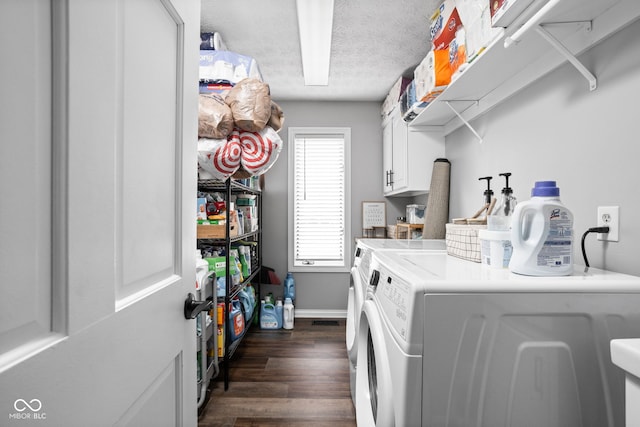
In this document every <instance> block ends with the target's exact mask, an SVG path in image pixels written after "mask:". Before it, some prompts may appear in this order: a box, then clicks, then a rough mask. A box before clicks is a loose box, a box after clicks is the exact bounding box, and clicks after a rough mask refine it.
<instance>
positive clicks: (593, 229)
mask: <svg viewBox="0 0 640 427" xmlns="http://www.w3.org/2000/svg"><path fill="white" fill-rule="evenodd" d="M608 232H609V227H591V228H590V229H588V230H587V231H585V232H584V234H583V235H582V243H581V245H582V258H584V265H585V266H586V267H587V268H588V267H589V261H588V260H587V252H586V251H585V250H584V239H585V237H587V234H589V233H608Z"/></svg>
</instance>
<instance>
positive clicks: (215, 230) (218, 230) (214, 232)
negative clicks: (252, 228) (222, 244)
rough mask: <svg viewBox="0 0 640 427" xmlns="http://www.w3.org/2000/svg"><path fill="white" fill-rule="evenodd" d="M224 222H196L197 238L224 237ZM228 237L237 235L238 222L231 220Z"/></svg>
mask: <svg viewBox="0 0 640 427" xmlns="http://www.w3.org/2000/svg"><path fill="white" fill-rule="evenodd" d="M226 226H227V225H226V224H198V226H197V230H196V231H197V238H198V239H224V238H226V236H225V234H226V231H227V230H226V228H225V227H226ZM229 232H230V234H231V235H230V236H229V237H236V236H237V235H238V223H237V222H236V221H233V220H232V221H231V224H229Z"/></svg>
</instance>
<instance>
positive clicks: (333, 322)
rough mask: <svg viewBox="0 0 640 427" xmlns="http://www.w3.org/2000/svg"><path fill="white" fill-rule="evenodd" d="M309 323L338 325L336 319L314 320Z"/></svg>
mask: <svg viewBox="0 0 640 427" xmlns="http://www.w3.org/2000/svg"><path fill="white" fill-rule="evenodd" d="M311 324H312V325H314V326H340V323H338V321H337V320H314V321H313V322H311Z"/></svg>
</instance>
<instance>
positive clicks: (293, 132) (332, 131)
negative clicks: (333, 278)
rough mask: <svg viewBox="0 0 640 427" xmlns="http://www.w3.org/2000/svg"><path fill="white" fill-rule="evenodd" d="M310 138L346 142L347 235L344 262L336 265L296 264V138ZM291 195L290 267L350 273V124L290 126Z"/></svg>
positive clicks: (289, 186)
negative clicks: (337, 137) (336, 138)
mask: <svg viewBox="0 0 640 427" xmlns="http://www.w3.org/2000/svg"><path fill="white" fill-rule="evenodd" d="M303 136H309V137H314V136H315V137H319V138H322V137H325V138H327V137H332V136H333V137H335V136H339V137H341V138H342V139H343V141H344V162H345V176H344V184H345V199H344V203H345V206H344V218H343V220H344V237H343V239H344V240H343V245H344V252H343V259H342V264H341V265H339V266H336V265H331V266H329V265H304V266H302V265H296V264H295V253H296V251H295V243H294V224H295V217H294V207H295V199H294V177H295V158H294V156H295V149H294V147H295V141H296V138H300V137H303ZM287 150H288V169H287V171H288V177H287V182H288V197H287V211H288V212H287V222H288V226H287V230H288V239H287V240H288V243H287V267H288V271H291V272H325V273H329V272H331V273H346V272H349V271H350V266H351V240H352V239H351V128H349V127H290V128H288V146H287Z"/></svg>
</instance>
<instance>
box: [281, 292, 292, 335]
mask: <svg viewBox="0 0 640 427" xmlns="http://www.w3.org/2000/svg"><path fill="white" fill-rule="evenodd" d="M283 317H284V320H283V325H282V327H283V328H284V329H293V318H294V308H293V302H291V298H287V299H285V300H284V311H283Z"/></svg>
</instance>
